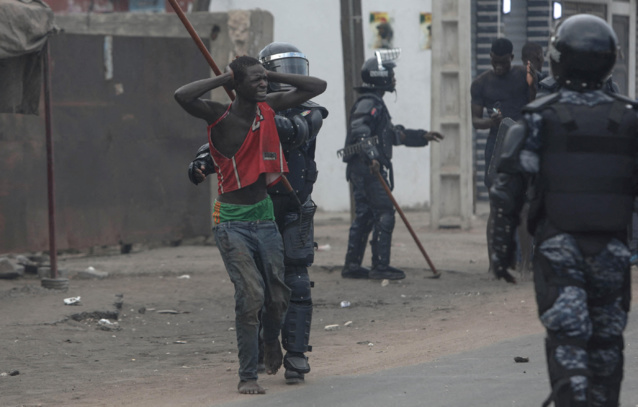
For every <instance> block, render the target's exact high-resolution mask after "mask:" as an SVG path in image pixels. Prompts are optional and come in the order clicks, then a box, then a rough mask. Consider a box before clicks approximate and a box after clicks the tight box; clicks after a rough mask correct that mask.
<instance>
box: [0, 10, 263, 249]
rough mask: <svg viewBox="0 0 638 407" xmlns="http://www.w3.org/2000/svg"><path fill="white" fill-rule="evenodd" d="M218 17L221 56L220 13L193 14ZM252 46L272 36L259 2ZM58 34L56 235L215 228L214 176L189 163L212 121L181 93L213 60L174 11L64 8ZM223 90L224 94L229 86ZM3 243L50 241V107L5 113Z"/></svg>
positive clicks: (230, 46)
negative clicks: (197, 173)
mask: <svg viewBox="0 0 638 407" xmlns="http://www.w3.org/2000/svg"><path fill="white" fill-rule="evenodd" d="M189 18H190V19H191V22H192V23H193V25H194V27H195V29H196V30H197V32H198V34H199V35H200V36H201V37H202V38H204V39H205V40H206V42H208V40H207V38H208V37H209V34H210V33H211V31H212V28H213V27H214V26H216V25H217V26H218V27H219V28H220V29H219V33H218V35H217V37H216V39H215V41H213V44H214V47H212V48H213V49H215V52H213V57H214V58H215V59H216V61H217V63H218V64H220V65H221V66H222V67H223V66H225V64H227V63H228V59H229V58H230V57H231V55H232V53H233V50H234V46H235V44H234V43H232V42H231V41H230V38H229V35H228V28H227V26H226V22H227V19H228V18H227V16H226V14H224V13H222V14H219V13H216V14H211V13H208V12H206V13H199V14H198V15H194V14H190V15H189ZM250 21H251V27H252V30H253V31H251V35H250V38H251V43H250V45H249V50H250V52H256V50H259V49H261V47H263V46H265V45H266V44H268V43H269V42H271V41H272V16H271V15H270V14H269V13H265V12H257V13H251V16H250ZM56 24H57V25H58V26H60V27H61V28H62V29H64V33H63V34H60V35H58V36H55V37H52V38H51V40H50V45H51V61H52V64H51V65H52V72H51V75H52V81H51V83H52V86H51V88H52V89H51V94H52V116H53V121H52V132H53V137H52V138H53V143H54V150H55V181H56V194H55V198H56V210H57V216H56V221H57V228H56V236H57V247H58V248H59V249H61V250H63V249H69V248H73V249H81V248H87V247H93V246H100V245H116V244H118V243H124V244H130V243H140V242H152V241H167V242H173V241H179V240H180V239H182V238H185V237H193V236H198V235H208V234H209V233H210V226H211V221H210V199H209V191H208V188H209V187H210V186H211V185H207V184H205V185H200V186H198V187H195V186H193V185H192V184H191V183H190V182H189V181H188V177H187V174H186V168H187V165H188V163H189V162H190V161H191V160H192V159H193V158H194V154H195V151H196V150H197V148H198V147H199V146H200V145H202V144H203V143H205V142H206V138H207V137H206V124H205V122H204V121H202V120H198V119H195V118H193V117H191V116H189V115H188V114H187V113H186V112H184V111H183V110H182V109H181V108H180V107H179V105H178V104H177V103H176V102H175V101H174V99H173V93H174V92H175V90H176V89H177V88H178V87H179V86H181V85H183V84H185V83H188V82H191V81H194V80H197V79H202V78H205V77H209V76H210V75H211V73H210V68H209V67H208V64H207V63H206V60H205V59H204V58H203V56H202V55H201V53H200V51H199V49H198V48H197V47H196V46H195V44H194V42H193V41H192V40H191V39H190V37H189V36H188V33H187V31H186V30H185V29H184V27H183V26H182V24H181V22H180V21H179V19H178V18H177V17H176V16H175V15H174V14H162V15H151V14H146V15H141V14H136V15H132V14H108V15H106V14H105V15H89V16H87V15H68V16H57V17H56ZM220 92H221V94H215V96H214V97H215V98H220V99H223V100H224V101H228V97H227V96H226V95H225V94H224V92H223V91H220ZM0 174H2V175H1V176H0V253H5V252H20V251H37V250H46V249H48V228H47V219H48V218H47V198H46V197H47V183H46V177H47V170H46V153H45V132H44V118H43V113H41V114H40V116H39V117H37V116H21V115H0Z"/></svg>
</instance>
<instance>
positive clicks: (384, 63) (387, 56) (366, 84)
mask: <svg viewBox="0 0 638 407" xmlns="http://www.w3.org/2000/svg"><path fill="white" fill-rule="evenodd" d="M399 55H401V49H400V48H393V49H382V50H376V51H375V52H374V57H372V58H370V59H368V60H366V61H365V62H364V63H363V66H362V67H361V79H362V80H363V86H362V87H361V88H362V89H375V90H383V91H388V92H393V91H394V80H393V79H394V68H395V67H396V66H397V65H396V64H395V63H394V61H395V60H396V59H397V58H399Z"/></svg>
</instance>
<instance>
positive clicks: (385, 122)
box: [346, 93, 397, 167]
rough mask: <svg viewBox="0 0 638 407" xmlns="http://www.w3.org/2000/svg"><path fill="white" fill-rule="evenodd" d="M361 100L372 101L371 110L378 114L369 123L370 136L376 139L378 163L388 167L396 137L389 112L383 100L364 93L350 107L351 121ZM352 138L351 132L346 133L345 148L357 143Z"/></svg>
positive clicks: (374, 95)
mask: <svg viewBox="0 0 638 407" xmlns="http://www.w3.org/2000/svg"><path fill="white" fill-rule="evenodd" d="M363 99H372V100H373V101H374V107H373V109H377V111H379V112H380V113H379V114H380V116H379V118H377V119H376V120H374V121H372V122H370V123H369V126H370V130H371V136H372V137H377V149H378V151H379V154H380V155H381V157H379V162H380V163H381V164H383V165H385V166H386V167H390V165H391V160H392V146H393V145H395V144H397V142H396V137H397V136H396V133H395V131H394V126H393V125H392V118H391V116H390V112H388V108H387V107H386V105H385V103H384V102H383V98H381V97H380V96H378V95H376V94H374V93H364V94H362V95H361V96H359V99H357V101H356V102H355V104H354V106H353V107H352V112H351V114H350V117H351V121H352V118H353V115H354V114H355V111H356V108H357V104H358V103H359V102H361V101H362V100H363ZM366 114H371V113H366ZM352 138H353V137H351V132H348V140H347V141H346V146H348V145H352V144H355V143H356V142H357V141H358V140H353V139H352Z"/></svg>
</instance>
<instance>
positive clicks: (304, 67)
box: [262, 52, 309, 92]
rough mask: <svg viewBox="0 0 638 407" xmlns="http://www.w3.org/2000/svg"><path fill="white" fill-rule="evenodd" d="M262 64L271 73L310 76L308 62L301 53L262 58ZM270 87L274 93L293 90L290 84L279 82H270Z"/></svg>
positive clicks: (287, 53)
mask: <svg viewBox="0 0 638 407" xmlns="http://www.w3.org/2000/svg"><path fill="white" fill-rule="evenodd" d="M262 64H263V65H264V68H266V69H267V70H269V71H273V72H280V73H291V74H296V75H305V76H308V71H309V69H308V68H309V66H308V60H307V59H306V56H305V55H304V54H302V53H301V52H286V53H283V54H275V55H270V56H267V57H265V58H262ZM269 86H270V88H271V90H272V91H274V92H277V91H280V90H285V89H290V88H291V86H290V85H288V84H283V83H277V82H270V83H269Z"/></svg>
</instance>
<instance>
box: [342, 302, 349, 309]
mask: <svg viewBox="0 0 638 407" xmlns="http://www.w3.org/2000/svg"><path fill="white" fill-rule="evenodd" d="M349 306H350V301H341V308H348V307H349Z"/></svg>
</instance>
